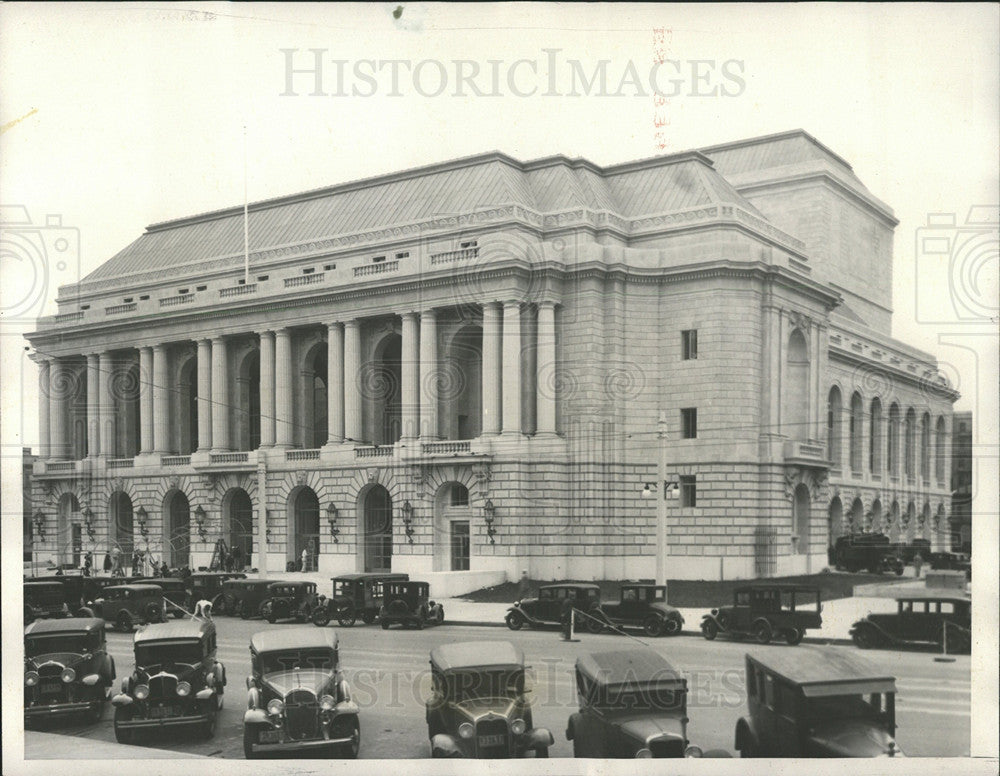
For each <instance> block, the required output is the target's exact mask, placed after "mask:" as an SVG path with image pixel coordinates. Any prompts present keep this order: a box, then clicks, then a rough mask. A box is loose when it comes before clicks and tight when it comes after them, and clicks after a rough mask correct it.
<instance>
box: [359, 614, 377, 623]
mask: <svg viewBox="0 0 1000 776" xmlns="http://www.w3.org/2000/svg"><path fill="white" fill-rule="evenodd" d="M361 622H363V623H364V624H365V625H371V624H372V623H373V622H375V613H374V612H362V614H361Z"/></svg>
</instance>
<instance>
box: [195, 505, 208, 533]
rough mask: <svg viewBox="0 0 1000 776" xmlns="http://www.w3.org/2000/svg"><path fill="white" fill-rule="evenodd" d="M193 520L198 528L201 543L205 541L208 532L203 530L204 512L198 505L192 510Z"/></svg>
mask: <svg viewBox="0 0 1000 776" xmlns="http://www.w3.org/2000/svg"><path fill="white" fill-rule="evenodd" d="M194 520H195V523H196V524H197V526H198V535H199V536H201V540H202V541H205V539H206V538H207V537H208V531H206V530H205V510H204V509H202V507H201V505H200V504H199V505H198V506H196V507H195V508H194Z"/></svg>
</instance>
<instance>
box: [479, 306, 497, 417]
mask: <svg viewBox="0 0 1000 776" xmlns="http://www.w3.org/2000/svg"><path fill="white" fill-rule="evenodd" d="M499 433H500V307H499V305H498V304H497V303H496V302H487V303H486V304H484V305H483V434H499Z"/></svg>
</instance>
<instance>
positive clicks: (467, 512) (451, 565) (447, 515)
mask: <svg viewBox="0 0 1000 776" xmlns="http://www.w3.org/2000/svg"><path fill="white" fill-rule="evenodd" d="M471 526H472V507H471V505H470V502H469V489H468V488H467V487H465V485H463V484H462V483H460V482H447V483H445V484H444V485H442V486H441V487H440V488H439V489H438V492H437V496H436V497H435V499H434V571H468V570H469V567H470V563H471V555H472V552H471V550H472V536H471Z"/></svg>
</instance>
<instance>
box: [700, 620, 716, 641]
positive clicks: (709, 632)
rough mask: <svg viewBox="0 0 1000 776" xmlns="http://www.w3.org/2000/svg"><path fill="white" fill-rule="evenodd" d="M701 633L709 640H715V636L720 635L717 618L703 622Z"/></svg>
mask: <svg viewBox="0 0 1000 776" xmlns="http://www.w3.org/2000/svg"><path fill="white" fill-rule="evenodd" d="M701 635H702V636H704V637H705V638H706V639H708V640H709V641H712V640H714V639H715V637H716V636H718V635H719V626H718V625H717V624H716V622H715V620H705V621H704V622H703V623H702V624H701Z"/></svg>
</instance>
